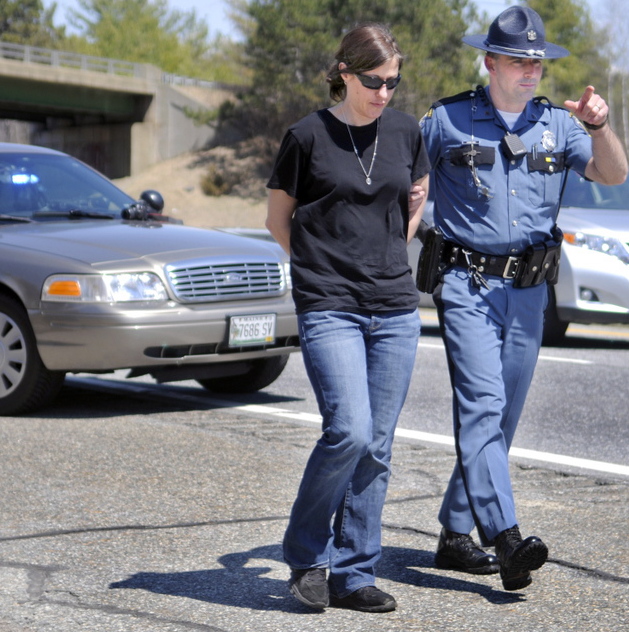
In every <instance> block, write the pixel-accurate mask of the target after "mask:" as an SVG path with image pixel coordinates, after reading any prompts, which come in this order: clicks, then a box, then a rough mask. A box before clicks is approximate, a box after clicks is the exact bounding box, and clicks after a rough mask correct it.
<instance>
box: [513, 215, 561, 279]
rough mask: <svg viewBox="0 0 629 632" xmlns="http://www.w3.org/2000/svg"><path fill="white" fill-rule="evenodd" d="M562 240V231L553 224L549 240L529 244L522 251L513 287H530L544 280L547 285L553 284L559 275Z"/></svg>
mask: <svg viewBox="0 0 629 632" xmlns="http://www.w3.org/2000/svg"><path fill="white" fill-rule="evenodd" d="M562 241H563V233H562V232H561V230H560V229H559V227H558V226H555V228H554V229H553V238H552V239H551V240H549V241H546V242H543V243H539V244H533V245H531V246H529V247H528V248H527V249H526V250H525V251H524V252H523V253H522V259H521V261H520V262H519V264H518V267H517V270H516V273H515V277H514V279H513V287H516V288H525V287H532V286H534V285H539V284H540V283H543V282H544V281H546V282H547V283H548V284H549V285H555V284H556V283H557V279H558V277H559V259H560V256H561V242H562Z"/></svg>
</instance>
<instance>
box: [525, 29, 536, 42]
mask: <svg viewBox="0 0 629 632" xmlns="http://www.w3.org/2000/svg"><path fill="white" fill-rule="evenodd" d="M526 37H527V39H528V40H529V42H534V41H535V40H536V39H537V31H534V30H533V29H531V30H530V31H529V32H528V33H527V34H526Z"/></svg>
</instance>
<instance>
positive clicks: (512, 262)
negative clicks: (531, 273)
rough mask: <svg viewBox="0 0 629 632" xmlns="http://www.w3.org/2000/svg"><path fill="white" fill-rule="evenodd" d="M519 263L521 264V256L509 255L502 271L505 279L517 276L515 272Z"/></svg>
mask: <svg viewBox="0 0 629 632" xmlns="http://www.w3.org/2000/svg"><path fill="white" fill-rule="evenodd" d="M519 264H520V257H509V258H508V259H507V263H506V264H505V267H504V270H503V271H502V278H503V279H513V278H515V273H516V272H517V270H518V265H519Z"/></svg>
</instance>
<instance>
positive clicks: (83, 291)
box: [42, 272, 168, 303]
mask: <svg viewBox="0 0 629 632" xmlns="http://www.w3.org/2000/svg"><path fill="white" fill-rule="evenodd" d="M166 300H168V295H167V294H166V288H165V287H164V284H163V283H162V282H161V280H160V278H159V277H158V276H157V275H156V274H153V273H151V272H139V273H132V274H100V275H96V274H94V275H88V274H71V275H64V274H55V275H53V276H51V277H48V279H46V282H45V283H44V288H43V290H42V301H62V302H68V301H73V302H80V303H128V302H131V301H166Z"/></svg>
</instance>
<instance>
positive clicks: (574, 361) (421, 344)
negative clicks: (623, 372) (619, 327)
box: [417, 339, 594, 364]
mask: <svg viewBox="0 0 629 632" xmlns="http://www.w3.org/2000/svg"><path fill="white" fill-rule="evenodd" d="M417 346H418V348H420V349H443V348H444V347H443V343H441V344H434V343H428V342H421V339H420V342H419V343H418V344H417ZM539 360H548V361H550V362H566V363H568V364H594V362H592V360H580V359H578V358H561V357H559V356H549V355H540V356H539Z"/></svg>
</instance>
